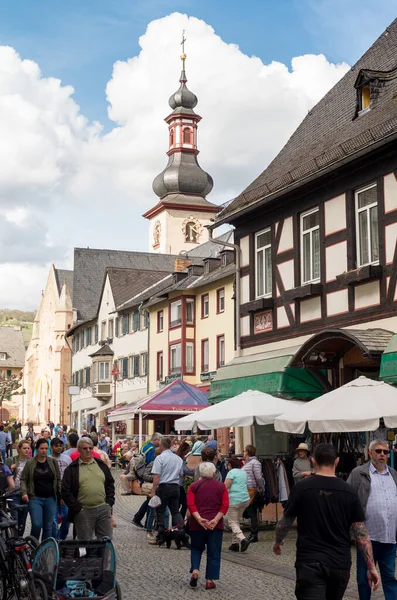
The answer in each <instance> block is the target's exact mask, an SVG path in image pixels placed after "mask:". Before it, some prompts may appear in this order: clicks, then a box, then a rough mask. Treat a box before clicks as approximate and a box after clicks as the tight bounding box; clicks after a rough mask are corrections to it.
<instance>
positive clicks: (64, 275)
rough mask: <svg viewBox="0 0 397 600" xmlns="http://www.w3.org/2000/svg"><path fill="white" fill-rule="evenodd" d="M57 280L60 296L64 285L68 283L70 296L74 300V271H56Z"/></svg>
mask: <svg viewBox="0 0 397 600" xmlns="http://www.w3.org/2000/svg"><path fill="white" fill-rule="evenodd" d="M54 272H55V279H56V282H57V288H58V295H59V296H60V295H61V292H62V288H63V284H64V283H66V287H67V288H68V292H69V296H70V297H71V298H72V299H73V271H67V270H66V269H54Z"/></svg>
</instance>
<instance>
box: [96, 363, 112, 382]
mask: <svg viewBox="0 0 397 600" xmlns="http://www.w3.org/2000/svg"><path fill="white" fill-rule="evenodd" d="M109 380H110V362H109V361H102V362H100V363H99V381H109Z"/></svg>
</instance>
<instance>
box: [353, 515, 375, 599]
mask: <svg viewBox="0 0 397 600" xmlns="http://www.w3.org/2000/svg"><path fill="white" fill-rule="evenodd" d="M352 530H353V535H354V538H355V540H356V544H357V547H358V548H359V550H360V552H361V554H362V555H363V558H364V560H365V562H366V564H367V578H368V585H369V587H372V588H373V590H374V591H376V590H377V589H378V587H379V585H380V578H379V575H378V571H377V570H376V568H375V563H374V557H373V554H372V544H371V540H370V538H369V535H368V531H367V528H366V526H365V523H363V522H361V523H353V524H352Z"/></svg>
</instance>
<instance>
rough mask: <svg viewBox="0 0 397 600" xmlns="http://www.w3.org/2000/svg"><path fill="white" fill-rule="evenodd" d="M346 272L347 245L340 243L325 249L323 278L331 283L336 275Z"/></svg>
mask: <svg viewBox="0 0 397 600" xmlns="http://www.w3.org/2000/svg"><path fill="white" fill-rule="evenodd" d="M345 271H347V243H346V242H340V244H334V245H333V246H328V248H326V249H325V276H326V280H327V281H333V280H334V279H336V276H337V275H340V274H341V273H345Z"/></svg>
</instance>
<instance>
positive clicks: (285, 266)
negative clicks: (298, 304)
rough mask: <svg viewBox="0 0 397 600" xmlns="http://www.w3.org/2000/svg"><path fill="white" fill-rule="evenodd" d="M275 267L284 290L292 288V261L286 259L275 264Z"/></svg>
mask: <svg viewBox="0 0 397 600" xmlns="http://www.w3.org/2000/svg"><path fill="white" fill-rule="evenodd" d="M277 268H278V270H279V273H280V276H281V279H282V282H283V284H284V288H285V289H286V290H291V289H292V288H294V287H295V285H294V261H293V260H287V261H286V262H283V263H281V264H279V265H277Z"/></svg>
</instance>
